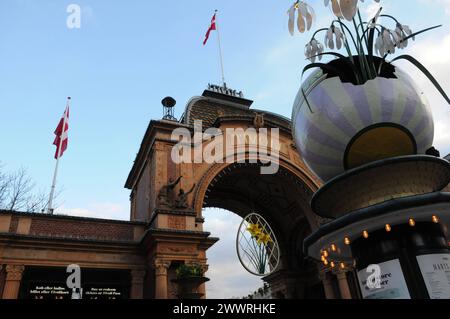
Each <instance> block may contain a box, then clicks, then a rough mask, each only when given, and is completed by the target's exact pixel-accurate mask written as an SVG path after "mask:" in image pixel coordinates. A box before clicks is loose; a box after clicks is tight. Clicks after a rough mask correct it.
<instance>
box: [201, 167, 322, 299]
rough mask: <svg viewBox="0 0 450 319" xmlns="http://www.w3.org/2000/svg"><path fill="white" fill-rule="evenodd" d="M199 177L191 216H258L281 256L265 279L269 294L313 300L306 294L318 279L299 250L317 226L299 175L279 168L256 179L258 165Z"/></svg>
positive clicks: (212, 171) (216, 169)
mask: <svg viewBox="0 0 450 319" xmlns="http://www.w3.org/2000/svg"><path fill="white" fill-rule="evenodd" d="M294 169H295V168H294ZM204 177H205V178H204V179H203V180H202V181H201V184H200V185H199V189H198V192H197V193H196V197H195V199H194V202H195V205H196V206H195V207H196V212H198V211H200V212H201V211H202V208H221V209H225V210H227V211H230V212H233V213H235V214H237V215H239V216H240V217H242V218H244V217H245V216H246V215H248V214H249V213H251V212H257V213H258V214H260V215H262V216H263V217H264V218H265V219H266V220H267V221H268V222H269V224H270V225H271V227H272V229H273V230H274V232H275V235H276V237H277V240H278V243H279V246H280V253H281V254H280V264H279V267H278V268H277V269H276V271H275V273H274V274H273V275H271V276H268V277H267V278H264V280H265V281H266V282H267V283H269V284H270V285H271V287H272V293H273V294H274V295H278V296H281V295H282V296H285V297H287V298H307V297H312V296H314V293H315V292H314V291H311V289H314V285H315V284H317V283H318V276H315V271H316V268H315V266H314V265H312V264H309V263H308V262H305V258H304V257H305V256H304V255H303V253H302V244H303V239H304V238H305V237H306V236H308V235H309V234H310V233H311V230H312V229H313V227H315V226H316V224H315V223H317V221H316V219H315V217H314V214H313V213H312V211H311V210H310V209H309V200H310V198H311V196H312V193H313V192H312V190H311V189H310V188H308V186H306V185H305V182H304V180H303V178H305V177H304V175H303V174H302V172H298V174H294V172H293V168H292V167H289V165H288V164H287V163H282V162H280V168H279V170H278V172H277V173H276V174H274V175H261V174H260V165H259V164H255V163H248V162H247V163H236V162H235V163H231V164H223V165H220V164H218V165H215V166H214V167H211V169H210V171H209V172H208V173H207V174H206V175H205V176H204ZM197 205H198V206H197ZM200 205H201V206H200ZM199 207H200V209H198V208H199ZM230 231H236V232H237V229H236V230H230Z"/></svg>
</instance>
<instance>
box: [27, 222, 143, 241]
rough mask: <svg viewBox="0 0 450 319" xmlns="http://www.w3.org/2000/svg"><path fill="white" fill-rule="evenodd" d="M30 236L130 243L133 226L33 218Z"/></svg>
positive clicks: (132, 235)
mask: <svg viewBox="0 0 450 319" xmlns="http://www.w3.org/2000/svg"><path fill="white" fill-rule="evenodd" d="M30 235H34V236H54V237H64V238H80V239H100V240H120V241H127V240H130V241H131V240H133V237H134V226H133V225H130V224H114V223H102V222H95V221H81V220H62V219H48V218H39V219H37V218H33V220H32V222H31V227H30Z"/></svg>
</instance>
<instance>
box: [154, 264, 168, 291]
mask: <svg viewBox="0 0 450 319" xmlns="http://www.w3.org/2000/svg"><path fill="white" fill-rule="evenodd" d="M169 267H170V261H166V260H161V259H156V260H155V277H156V278H155V298H156V299H167V296H168V289H167V288H168V287H167V271H168V270H169Z"/></svg>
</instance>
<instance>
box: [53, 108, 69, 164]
mask: <svg viewBox="0 0 450 319" xmlns="http://www.w3.org/2000/svg"><path fill="white" fill-rule="evenodd" d="M68 131H69V103H67V107H66V110H65V111H64V115H63V116H62V118H61V120H60V121H59V124H58V127H57V128H56V130H55V135H56V137H55V140H54V141H53V145H55V146H56V152H55V159H59V158H60V157H61V156H63V154H64V152H65V151H66V149H67V144H68V142H69V136H68Z"/></svg>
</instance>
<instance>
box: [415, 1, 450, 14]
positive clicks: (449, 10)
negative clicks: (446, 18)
mask: <svg viewBox="0 0 450 319" xmlns="http://www.w3.org/2000/svg"><path fill="white" fill-rule="evenodd" d="M420 2H422V3H424V4H425V5H430V2H431V1H430V0H420ZM433 4H434V5H436V4H437V5H440V6H443V7H444V10H445V14H447V15H450V0H434V1H433Z"/></svg>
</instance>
